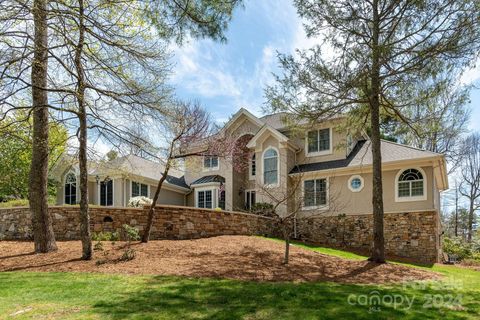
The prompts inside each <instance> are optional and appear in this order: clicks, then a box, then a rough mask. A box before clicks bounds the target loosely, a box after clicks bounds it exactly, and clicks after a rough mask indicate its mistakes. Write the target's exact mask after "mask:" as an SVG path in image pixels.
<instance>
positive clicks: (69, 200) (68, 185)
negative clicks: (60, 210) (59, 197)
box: [65, 172, 77, 204]
mask: <svg viewBox="0 0 480 320" xmlns="http://www.w3.org/2000/svg"><path fill="white" fill-rule="evenodd" d="M75 203H77V178H76V177H75V174H74V173H72V172H70V173H69V174H67V176H66V177H65V204H75Z"/></svg>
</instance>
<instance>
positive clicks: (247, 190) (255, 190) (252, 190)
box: [243, 189, 257, 209]
mask: <svg viewBox="0 0 480 320" xmlns="http://www.w3.org/2000/svg"><path fill="white" fill-rule="evenodd" d="M247 192H255V203H257V189H246V190H245V192H244V193H245V196H244V197H243V199H244V204H247ZM250 209H251V208H250Z"/></svg>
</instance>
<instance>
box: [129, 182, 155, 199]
mask: <svg viewBox="0 0 480 320" xmlns="http://www.w3.org/2000/svg"><path fill="white" fill-rule="evenodd" d="M134 182H135V183H138V184H140V185H142V184H145V185H147V198H150V195H151V194H150V184H148V183H143V182H138V181H133V180H130V199H131V198H133V183H134ZM141 188H142V187H141V186H140V190H141ZM140 192H141V191H140Z"/></svg>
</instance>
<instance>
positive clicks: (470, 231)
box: [467, 195, 475, 242]
mask: <svg viewBox="0 0 480 320" xmlns="http://www.w3.org/2000/svg"><path fill="white" fill-rule="evenodd" d="M473 199H474V196H473V195H472V197H471V198H470V208H469V210H468V234H467V242H472V236H473V218H474V214H475V209H474V203H473V201H474V200H473Z"/></svg>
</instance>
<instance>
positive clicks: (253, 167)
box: [250, 153, 257, 177]
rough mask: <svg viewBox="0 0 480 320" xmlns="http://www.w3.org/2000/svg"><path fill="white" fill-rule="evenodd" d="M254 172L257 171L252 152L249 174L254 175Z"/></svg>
mask: <svg viewBox="0 0 480 320" xmlns="http://www.w3.org/2000/svg"><path fill="white" fill-rule="evenodd" d="M256 173H257V164H256V162H255V153H254V154H253V156H252V162H251V164H250V175H251V176H252V177H254V176H255V174H256Z"/></svg>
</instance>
